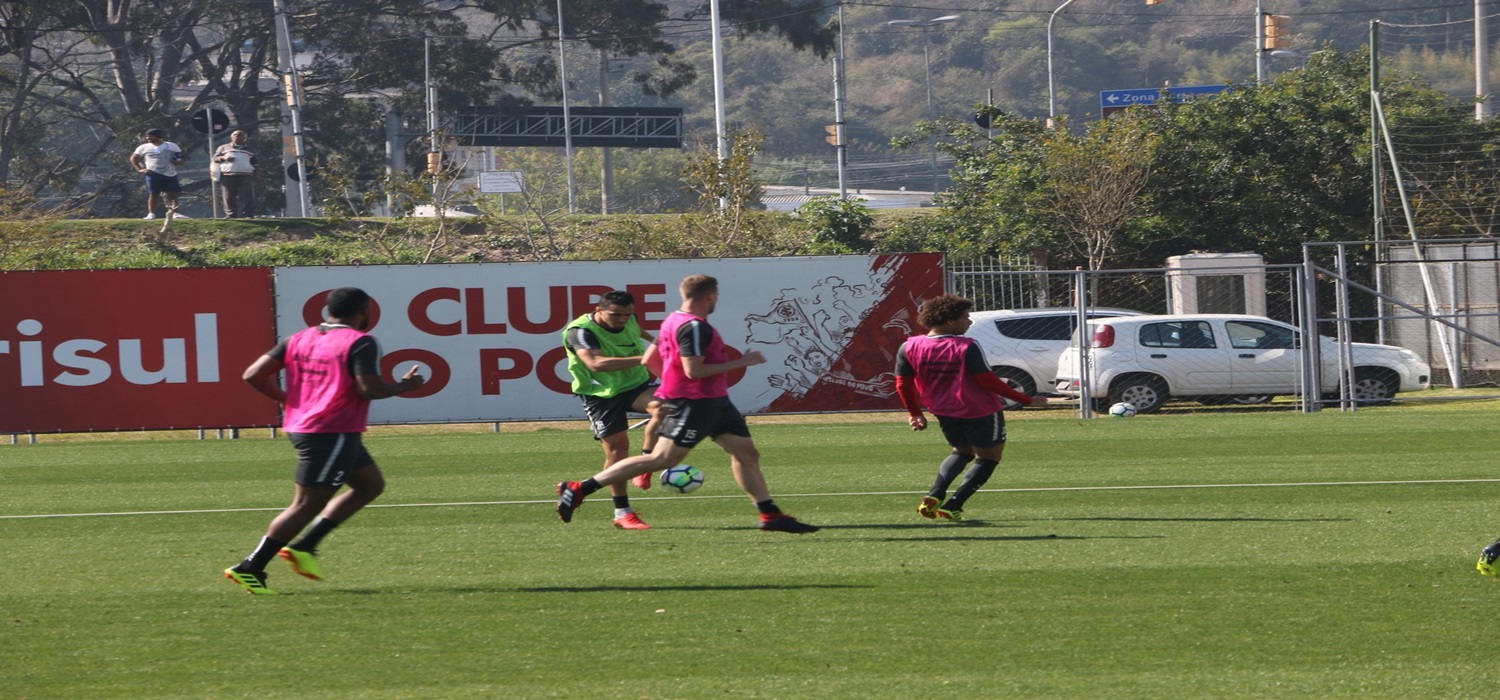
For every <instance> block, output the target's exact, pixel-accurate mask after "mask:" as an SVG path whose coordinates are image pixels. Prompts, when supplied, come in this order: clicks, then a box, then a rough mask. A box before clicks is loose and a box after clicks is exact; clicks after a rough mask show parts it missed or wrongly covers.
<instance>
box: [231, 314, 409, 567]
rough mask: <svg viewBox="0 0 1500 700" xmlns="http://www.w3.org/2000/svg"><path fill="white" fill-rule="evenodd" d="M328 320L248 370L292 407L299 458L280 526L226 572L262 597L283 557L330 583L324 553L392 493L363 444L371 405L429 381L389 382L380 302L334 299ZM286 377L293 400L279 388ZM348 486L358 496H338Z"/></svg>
mask: <svg viewBox="0 0 1500 700" xmlns="http://www.w3.org/2000/svg"><path fill="white" fill-rule="evenodd" d="M327 310H328V320H327V321H324V322H323V323H320V324H318V325H316V326H313V327H311V328H308V329H306V330H303V331H300V332H298V333H297V334H295V335H293V336H292V337H290V338H287V339H286V340H283V341H282V342H281V343H280V344H278V345H277V346H276V347H275V348H272V349H271V351H270V352H267V353H266V354H264V355H262V356H261V357H260V358H259V359H257V360H256V361H255V362H254V363H253V364H251V365H250V367H249V368H248V369H246V370H245V376H244V378H245V381H246V382H249V383H250V386H252V387H255V390H256V391H259V392H260V393H262V394H265V395H266V396H268V397H270V398H271V399H272V400H274V401H276V402H277V403H280V404H282V405H283V406H285V412H284V413H285V415H284V418H283V421H282V425H281V427H282V429H283V430H285V431H286V435H287V438H288V439H290V440H291V442H292V446H293V447H295V448H296V449H297V476H296V491H295V494H294V495H293V497H292V504H291V505H289V506H287V507H286V510H283V511H281V514H280V515H277V516H276V517H275V518H274V519H273V520H271V525H270V527H268V528H267V529H266V534H265V537H262V538H261V540H260V544H259V545H258V546H257V547H256V548H255V551H253V552H251V553H250V556H248V557H245V560H244V561H242V562H240V563H238V564H235V565H234V566H231V567H229V568H228V569H225V570H224V577H225V578H227V579H229V580H231V581H234V582H235V583H237V584H239V585H240V587H241V588H244V589H245V590H246V591H248V592H250V593H252V594H255V595H275V594H276V592H275V591H273V590H271V589H270V588H267V587H266V563H267V562H269V561H270V560H271V558H272V557H275V556H278V555H279V556H280V557H281V558H282V559H285V560H286V561H287V563H289V564H291V566H292V571H295V572H296V573H297V574H299V575H301V576H303V577H305V578H310V579H313V580H315V581H321V580H323V571H322V568H321V567H320V566H319V565H318V560H317V557H316V556H315V555H316V552H317V547H318V543H319V542H321V541H322V540H323V537H324V536H326V535H327V534H328V533H329V532H332V531H333V529H334V528H335V527H338V525H339V524H340V523H342V522H344V521H346V520H348V519H349V518H351V517H353V515H354V514H355V513H357V512H359V509H361V508H363V507H365V506H366V505H368V504H369V503H370V502H371V501H374V500H375V498H376V497H378V496H379V495H380V493H381V491H383V490H385V477H384V476H383V475H382V474H381V473H380V467H378V466H376V465H375V460H374V459H373V458H371V457H370V453H369V452H366V451H365V448H364V445H363V443H362V440H361V437H362V436H363V434H364V432H365V428H366V424H367V422H368V418H369V415H370V402H371V401H372V400H375V399H384V398H387V397H391V396H399V395H401V394H405V393H407V392H409V391H414V390H416V389H418V388H421V386H422V383H423V381H424V380H423V378H422V376H421V375H419V374H417V368H416V367H415V366H413V367H412V368H411V369H410V370H408V371H407V373H406V376H404V377H402V378H401V381H400V382H397V383H394V384H392V383H389V382H386V381H385V380H384V379H383V378H382V377H381V374H380V347H379V346H378V345H377V344H376V343H375V337H374V336H371V335H369V334H367V333H365V329H367V328H369V326H370V296H369V295H368V294H366V293H365V292H364V291H363V290H360V289H357V288H354V287H341V288H339V289H335V290H333V291H331V292H329V293H328V300H327ZM283 368H285V369H286V390H284V391H283V390H282V389H281V387H280V386H278V385H277V381H276V377H277V375H278V374H279V373H280V372H281V370H282V369H283ZM345 485H347V486H348V487H349V488H348V490H346V491H344V492H343V493H341V494H338V495H337V496H335V495H334V494H335V493H337V492H338V490H339V488H340V487H343V486H345ZM315 518H316V519H315ZM309 523H311V524H312V527H310V528H309V527H308V524H309ZM304 528H307V532H302V530H303V529H304ZM299 533H301V535H302V536H301V538H299V539H297V540H296V541H293V539H292V538H294V537H297V535H298V534H299Z"/></svg>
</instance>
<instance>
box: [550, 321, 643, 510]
mask: <svg viewBox="0 0 1500 700" xmlns="http://www.w3.org/2000/svg"><path fill="white" fill-rule="evenodd" d="M648 341H649V338H648V337H647V336H646V335H645V333H644V332H643V331H642V330H641V325H640V322H639V321H637V320H636V317H635V296H634V295H632V294H631V293H630V292H625V291H614V292H609V293H608V294H605V295H604V296H603V297H601V298H600V299H599V305H598V306H597V307H596V308H595V309H594V310H593V312H591V313H587V314H584V315H582V316H579V317H578V318H576V319H574V320H573V322H572V323H570V324H568V327H567V328H565V329H563V347H564V348H566V349H567V351H568V373H569V374H572V375H573V393H574V394H576V395H578V398H579V399H580V400H582V401H583V411H584V413H585V414H587V415H588V418H589V425H590V427H592V428H593V430H594V438H595V439H597V440H598V441H599V444H601V445H603V446H604V467H605V468H606V469H608V468H609V466H610V465H611V464H614V463H615V462H618V461H620V460H622V459H625V458H626V457H629V456H630V435H629V433H628V432H627V431H628V430H629V428H630V421H629V418H628V415H627V414H629V413H631V412H634V413H644V414H647V415H648V416H650V418H649V420H648V422H647V424H646V434H645V438H644V440H645V441H644V444H643V451H644V452H646V453H650V452H651V450H652V448H653V447H655V445H656V426H657V423H658V422H659V421H660V418H659V416H658V413H659V411H658V410H657V409H658V408H659V406H660V405H661V404H660V402H659V401H657V400H656V393H655V389H656V382H655V381H654V380H653V378H652V376H651V372H650V370H648V369H647V368H646V367H645V366H644V365H642V364H641V357H642V356H643V355H644V354H645V352H646V343H647V342H648ZM651 476H652V475H651V474H650V473H649V472H648V473H645V474H641V475H640V476H637V477H635V479H634V482H633V483H635V485H636V487H637V488H641V489H649V488H651ZM609 492H610V496H611V497H612V498H613V499H614V505H615V527H618V528H622V529H625V530H648V529H650V528H651V526H650V525H647V524H646V523H645V522H644V521H642V520H641V517H640V515H638V514H636V512H635V509H634V508H631V507H630V497H629V495H627V493H626V488H625V483H624V482H621V483H618V484H612V485H611V486H610V487H609Z"/></svg>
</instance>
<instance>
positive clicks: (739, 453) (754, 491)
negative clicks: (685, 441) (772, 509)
mask: <svg viewBox="0 0 1500 700" xmlns="http://www.w3.org/2000/svg"><path fill="white" fill-rule="evenodd" d="M714 442H716V443H718V444H719V447H721V448H723V450H724V451H725V452H727V453H728V454H729V468H730V470H732V471H733V472H734V482H735V483H736V484H739V485H740V488H741V489H744V491H745V494H746V495H748V496H750V500H751V501H753V502H754V503H755V504H756V505H760V504H761V503H764V502H767V501H770V500H771V489H770V487H769V486H768V485H766V475H765V473H764V472H762V471H761V470H760V449H759V448H757V447H756V446H755V440H754V438H751V437H748V436H740V435H732V434H729V433H725V434H723V435H720V436H718V437H715V438H714ZM777 512H779V511H777Z"/></svg>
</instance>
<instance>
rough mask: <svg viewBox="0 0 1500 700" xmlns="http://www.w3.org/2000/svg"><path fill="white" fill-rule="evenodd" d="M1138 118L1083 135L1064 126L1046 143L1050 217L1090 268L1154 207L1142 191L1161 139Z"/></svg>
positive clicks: (1110, 253) (1106, 256) (1101, 265)
mask: <svg viewBox="0 0 1500 700" xmlns="http://www.w3.org/2000/svg"><path fill="white" fill-rule="evenodd" d="M1132 121H1133V120H1132V118H1131V117H1121V118H1119V119H1111V120H1105V121H1103V122H1099V123H1097V124H1096V125H1094V127H1093V128H1091V129H1089V130H1088V131H1087V132H1086V133H1085V135H1084V136H1083V137H1081V138H1080V137H1076V136H1074V135H1073V134H1072V132H1070V131H1068V130H1067V129H1058V130H1054V131H1051V132H1049V133H1048V134H1047V138H1046V140H1045V143H1044V147H1045V148H1046V154H1045V156H1044V167H1045V168H1046V170H1047V175H1048V178H1049V179H1050V181H1051V186H1050V187H1049V188H1048V194H1049V195H1050V200H1051V202H1050V204H1051V206H1050V207H1048V210H1047V216H1048V218H1049V219H1051V220H1052V225H1053V226H1054V227H1055V231H1056V235H1057V236H1058V237H1060V238H1061V242H1062V243H1063V244H1064V245H1066V246H1067V247H1068V248H1069V249H1071V250H1072V252H1073V253H1074V254H1075V255H1077V256H1078V257H1080V258H1082V259H1083V260H1084V261H1085V262H1086V264H1087V266H1088V269H1090V270H1099V269H1103V268H1104V265H1105V263H1106V262H1109V261H1110V260H1111V259H1112V258H1113V257H1114V254H1115V253H1116V252H1117V250H1118V249H1119V247H1120V245H1121V243H1122V240H1121V239H1122V237H1123V236H1124V235H1125V234H1126V233H1127V231H1128V230H1129V228H1130V227H1131V226H1132V225H1133V224H1134V223H1135V222H1136V221H1138V220H1139V219H1141V218H1142V217H1144V216H1145V215H1146V214H1147V213H1148V212H1149V208H1148V205H1147V202H1146V199H1145V198H1144V197H1143V196H1142V195H1143V193H1144V192H1145V189H1146V185H1147V183H1148V182H1149V180H1150V177H1151V165H1152V159H1153V158H1154V155H1155V153H1154V151H1155V144H1156V142H1157V140H1158V139H1157V137H1156V135H1155V134H1153V133H1151V132H1149V131H1145V130H1142V129H1139V128H1136V127H1135V125H1134V124H1133V123H1131V122H1132Z"/></svg>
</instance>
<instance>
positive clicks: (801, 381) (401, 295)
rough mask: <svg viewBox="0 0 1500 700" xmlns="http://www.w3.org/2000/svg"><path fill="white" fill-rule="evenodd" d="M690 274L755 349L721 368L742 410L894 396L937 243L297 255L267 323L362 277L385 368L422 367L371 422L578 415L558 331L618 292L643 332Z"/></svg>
mask: <svg viewBox="0 0 1500 700" xmlns="http://www.w3.org/2000/svg"><path fill="white" fill-rule="evenodd" d="M691 274H706V275H712V276H713V277H716V278H718V280H719V293H720V297H719V303H718V307H717V309H716V310H715V311H714V313H713V314H712V315H711V316H709V322H710V323H711V324H712V325H713V326H714V327H715V328H716V329H718V331H719V333H720V334H721V335H722V336H723V338H724V342H725V343H726V344H727V345H729V346H730V348H731V353H742V352H746V351H749V350H759V351H760V352H762V353H763V354H765V356H766V358H767V362H766V363H764V364H761V365H757V366H754V367H749V368H747V369H746V370H744V371H743V372H736V373H735V374H734V375H732V376H731V378H730V397H731V398H732V399H733V400H734V401H735V403H736V405H738V406H739V408H740V410H741V411H744V412H745V413H800V412H824V411H866V410H895V409H898V408H900V402H899V400H898V399H897V398H896V397H895V381H894V376H893V375H892V369H893V365H894V362H895V354H896V349H897V348H898V347H899V346H900V344H901V342H902V341H904V340H905V339H906V337H907V336H908V335H911V334H912V333H915V332H918V330H919V329H918V327H917V325H916V315H917V307H918V306H919V305H920V304H921V302H922V301H923V300H924V299H927V298H930V297H933V296H936V295H937V294H941V293H942V291H943V259H942V256H941V255H939V254H903V255H875V256H828V257H806V258H736V259H704V260H638V261H598V262H555V263H496V264H467V265H407V266H382V267H294V268H277V270H276V318H277V327H276V328H277V333H278V334H279V335H280V336H282V337H285V336H288V335H291V334H292V333H295V332H297V331H299V330H301V329H303V328H306V327H307V326H309V325H312V324H315V323H317V322H318V321H320V320H321V314H322V305H323V299H324V297H325V296H326V294H327V293H328V291H329V290H332V289H335V288H338V287H344V286H353V287H360V288H362V289H364V290H365V291H366V292H369V294H370V295H371V296H372V297H373V298H374V299H375V303H376V310H375V314H374V318H373V324H372V326H371V327H370V329H369V332H370V333H371V334H372V335H374V336H375V338H376V339H377V340H378V341H379V343H380V347H381V350H382V351H383V353H384V358H383V365H382V371H383V372H384V374H385V375H386V377H387V379H390V380H394V378H395V377H398V376H400V375H401V374H403V373H405V372H406V370H407V369H409V368H410V367H411V366H412V364H413V363H415V364H417V365H419V366H420V367H421V372H422V374H423V375H424V376H426V377H427V385H426V386H424V387H423V388H422V389H421V390H419V391H417V392H413V393H411V394H406V395H404V396H401V397H397V398H392V399H386V400H382V401H377V402H375V404H374V406H373V409H372V411H371V422H375V423H433V422H466V421H510V420H537V419H579V418H581V417H582V415H583V411H582V406H581V405H580V404H579V402H578V399H577V398H576V397H574V396H573V395H572V393H571V390H570V381H571V380H570V379H569V377H568V372H567V359H566V353H565V352H564V350H563V347H562V330H563V328H564V327H565V326H566V325H567V324H568V323H569V322H570V321H572V320H573V319H575V318H577V317H578V316H581V315H583V314H586V313H589V312H591V311H593V309H594V307H595V305H596V303H597V301H598V298H599V296H600V295H602V294H604V293H605V292H608V291H611V290H615V289H624V290H627V291H630V292H631V293H633V294H634V295H635V297H636V300H637V303H636V312H637V315H638V316H639V317H640V321H641V326H642V328H644V329H645V330H646V331H647V332H648V333H654V332H655V331H656V329H657V328H659V327H660V324H661V322H662V320H663V319H664V318H665V317H666V315H667V314H668V313H670V312H671V311H673V310H676V309H677V308H678V306H679V305H680V304H681V297H680V296H679V295H678V292H677V286H678V283H679V282H681V280H682V278H684V277H686V276H688V275H691ZM267 347H269V346H267Z"/></svg>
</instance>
